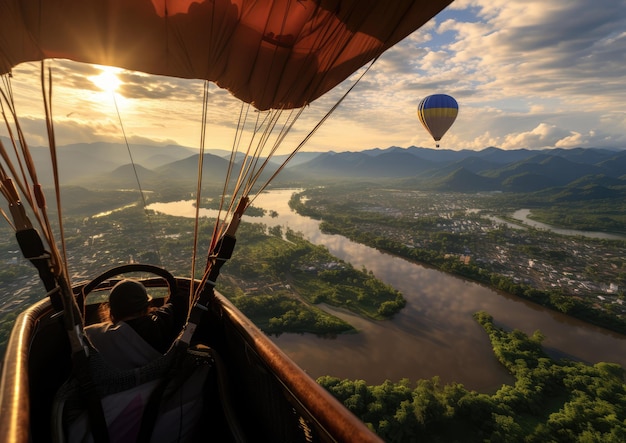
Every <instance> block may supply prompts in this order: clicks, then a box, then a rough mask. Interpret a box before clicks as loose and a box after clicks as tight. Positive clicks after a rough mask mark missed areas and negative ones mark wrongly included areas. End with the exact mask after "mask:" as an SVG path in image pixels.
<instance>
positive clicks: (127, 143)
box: [111, 91, 162, 265]
mask: <svg viewBox="0 0 626 443" xmlns="http://www.w3.org/2000/svg"><path fill="white" fill-rule="evenodd" d="M111 95H112V96H113V105H114V106H115V112H116V113H117V119H118V121H119V123H120V130H121V131H122V136H123V137H124V144H125V145H126V151H127V152H128V158H129V159H130V164H131V166H132V168H133V173H134V175H135V181H136V182H137V187H138V188H139V195H140V196H141V202H142V204H143V212H144V215H145V216H146V220H147V221H148V229H149V231H150V238H151V239H152V242H153V243H154V250H155V252H156V255H157V261H158V262H159V265H162V261H161V252H160V250H159V244H158V242H157V241H156V234H155V230H154V226H153V225H152V217H150V214H149V213H148V211H147V209H146V208H147V207H148V204H147V203H146V195H145V193H144V191H143V189H142V187H141V180H139V173H138V172H137V165H136V164H135V159H134V158H133V153H132V151H131V149H130V143H129V142H128V137H126V130H125V129H124V122H122V115H121V114H120V109H119V107H118V106H117V99H116V96H115V91H113V92H111Z"/></svg>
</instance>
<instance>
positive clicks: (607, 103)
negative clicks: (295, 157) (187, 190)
mask: <svg viewBox="0 0 626 443" xmlns="http://www.w3.org/2000/svg"><path fill="white" fill-rule="evenodd" d="M50 66H51V68H52V72H53V113H54V117H55V134H56V141H57V144H58V145H64V144H71V143H84V142H93V141H113V142H122V141H123V140H124V137H125V138H126V139H127V140H128V142H129V143H130V144H131V145H132V144H156V145H166V144H178V145H182V146H189V147H198V146H199V145H200V143H201V139H202V124H201V116H202V100H201V97H202V88H203V83H202V82H201V81H191V80H181V79H175V78H165V77H157V76H149V75H145V74H141V73H137V72H127V71H119V72H117V73H116V76H117V79H118V81H119V84H118V87H117V89H116V91H115V92H112V91H107V90H105V89H106V88H104V86H103V85H102V84H100V83H99V82H98V80H97V79H98V78H101V77H99V75H100V74H101V73H102V69H101V68H99V67H96V66H92V65H85V64H78V63H73V62H68V61H64V60H57V61H54V62H53V63H51V65H50ZM39 69H40V68H39V64H23V65H20V66H18V67H16V68H15V69H14V71H13V79H12V88H13V92H14V95H15V98H16V103H17V110H18V113H19V115H20V117H21V118H20V122H21V124H22V127H23V129H24V131H25V133H26V135H27V140H30V144H31V145H44V144H46V143H47V142H46V138H45V136H44V134H45V132H44V130H43V128H44V125H43V123H42V122H43V119H42V117H43V105H42V99H41V92H40V86H39V82H40V80H39V73H38V71H39ZM357 74H358V73H357ZM355 77H356V74H355V75H354V76H353V77H352V78H351V79H349V80H353V79H354V78H355ZM348 86H349V85H348V83H346V82H344V83H343V84H341V85H339V86H338V87H337V88H336V89H335V90H333V91H331V92H330V93H328V94H326V95H325V96H323V97H321V98H320V99H318V100H316V101H315V102H314V103H313V104H312V105H311V106H310V108H311V109H307V110H306V112H307V114H305V115H303V117H301V119H300V120H299V122H298V124H297V126H296V127H295V129H294V130H293V131H292V138H290V139H289V140H288V141H287V143H286V146H285V147H284V148H281V150H279V151H278V152H280V153H286V152H288V151H291V150H292V149H293V147H295V146H296V145H297V143H298V141H299V140H301V139H302V138H303V137H304V136H305V135H306V134H307V133H308V132H309V130H310V129H311V128H312V127H313V126H314V125H315V123H316V122H317V121H318V120H319V118H320V116H321V115H323V113H324V112H325V110H326V109H328V107H330V106H331V105H332V104H333V103H334V102H336V100H337V99H338V97H340V96H341V94H342V93H343V91H344V90H345V89H346V88H347V87H348ZM103 88H104V89H103ZM209 93H210V97H211V98H210V100H209V102H210V103H209V109H208V111H207V121H208V124H207V127H206V142H205V146H206V148H207V149H231V147H232V145H233V139H234V134H235V127H236V124H237V118H238V116H239V112H240V109H241V107H240V104H239V102H238V101H237V100H235V99H233V98H232V97H231V96H230V94H229V93H228V92H226V91H224V90H221V89H219V88H217V87H216V86H215V85H211V87H210V89H209ZM435 93H446V94H449V95H451V96H453V97H455V98H456V100H457V102H458V104H459V115H458V117H457V120H456V122H455V123H454V125H453V126H452V128H451V129H450V130H449V131H448V132H447V134H446V135H445V136H444V137H443V139H442V140H441V142H440V146H441V149H452V150H460V149H472V150H480V149H483V148H486V147H489V146H495V147H498V148H501V149H507V150H510V149H520V148H524V149H544V148H555V147H556V148H575V147H585V148H587V147H602V148H617V149H626V130H625V128H626V0H594V1H591V0H551V1H549V2H547V1H545V0H456V1H455V2H453V3H452V4H451V5H450V6H449V7H448V8H446V9H445V10H444V11H442V12H441V13H440V14H438V15H437V16H436V17H434V18H433V19H432V20H431V21H429V22H428V23H427V24H426V25H425V26H423V27H422V28H421V29H420V30H418V31H416V32H415V33H413V34H412V35H410V36H409V37H407V38H406V39H405V40H403V41H402V42H400V43H399V44H397V45H396V46H394V47H393V48H391V49H390V50H388V51H387V52H386V53H385V54H383V56H382V57H380V59H379V60H378V61H377V62H376V63H375V64H374V65H373V67H372V68H371V69H370V70H369V72H367V74H366V75H365V76H364V77H363V79H362V80H361V81H360V82H359V83H358V84H357V85H356V87H355V88H354V90H353V91H352V92H351V93H350V94H349V95H348V96H347V98H346V99H345V100H344V101H343V102H342V104H341V105H340V106H339V108H338V109H337V110H336V111H335V112H334V113H333V114H332V116H331V117H330V118H329V119H327V120H326V121H325V123H324V125H323V126H322V127H321V128H320V129H319V130H318V131H317V132H316V133H315V134H314V135H313V137H312V138H311V139H310V140H309V141H308V143H307V145H306V146H305V147H304V148H302V150H303V151H313V152H326V151H335V152H341V151H360V150H365V149H372V148H387V147H390V146H399V147H409V146H422V147H430V148H434V147H435V142H434V141H433V139H432V138H431V137H430V135H429V134H428V133H427V132H426V131H425V130H424V128H423V127H422V126H421V124H420V122H419V120H418V118H417V113H416V109H417V105H418V103H419V101H420V100H421V99H422V98H423V97H425V96H427V95H430V94H435ZM309 112H310V115H309V114H308V113H309ZM0 135H6V130H5V129H4V128H2V129H0Z"/></svg>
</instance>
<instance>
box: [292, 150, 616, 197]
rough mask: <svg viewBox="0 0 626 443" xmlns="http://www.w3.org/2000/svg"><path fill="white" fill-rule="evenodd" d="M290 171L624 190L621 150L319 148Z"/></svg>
mask: <svg viewBox="0 0 626 443" xmlns="http://www.w3.org/2000/svg"><path fill="white" fill-rule="evenodd" d="M290 170H291V171H292V172H297V173H298V175H299V176H301V177H302V178H303V179H305V178H309V179H311V180H320V181H324V180H354V179H371V178H388V179H391V178H394V179H397V182H398V183H402V184H404V185H405V186H413V187H415V188H419V189H425V190H438V191H454V192H482V191H503V192H536V191H539V190H543V189H547V188H554V187H564V186H568V185H570V184H572V186H576V182H577V181H578V180H581V179H583V178H584V177H596V178H597V177H605V178H609V179H613V181H612V184H611V185H610V186H611V187H612V188H613V189H617V190H618V191H620V192H621V191H622V188H625V189H626V150H621V151H620V150H610V149H599V148H576V149H560V148H558V149H543V150H528V149H517V150H503V149H499V148H494V147H489V148H485V149H483V150H481V151H471V150H461V151H452V150H436V149H429V148H418V147H414V146H413V147H410V148H406V149H403V148H398V147H391V148H388V149H374V150H370V151H361V152H354V153H346V152H343V153H340V154H337V153H324V154H320V155H319V156H318V157H316V158H315V159H313V160H311V161H309V162H306V163H303V164H301V165H297V166H294V167H292V168H290ZM607 189H608V188H607ZM607 195H608V194H607Z"/></svg>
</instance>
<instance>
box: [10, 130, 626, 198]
mask: <svg viewBox="0 0 626 443" xmlns="http://www.w3.org/2000/svg"><path fill="white" fill-rule="evenodd" d="M3 143H5V146H8V145H7V141H6V140H3ZM31 153H32V156H33V159H34V161H35V163H36V164H38V165H39V166H38V171H39V178H40V181H41V182H42V183H43V184H44V185H45V184H49V183H52V175H51V172H50V168H49V167H46V166H42V165H49V164H50V160H49V157H50V154H49V151H48V149H47V148H44V147H35V148H31ZM57 156H58V159H59V165H60V176H61V177H62V184H65V185H79V186H84V187H87V188H101V189H112V188H129V187H130V188H136V187H137V177H138V178H139V180H140V183H141V184H142V187H144V189H150V187H153V186H159V185H161V186H162V185H163V184H167V183H174V184H176V183H180V184H187V183H188V182H191V181H193V182H195V180H196V175H197V170H198V153H197V150H195V149H193V148H189V147H183V146H163V147H156V146H149V145H132V146H131V147H130V148H128V147H126V146H125V145H122V144H112V143H104V142H99V143H89V144H73V145H66V146H60V147H58V148H57ZM285 157H286V156H280V155H279V156H275V157H274V158H273V159H272V162H271V163H270V164H269V166H268V168H267V169H268V171H267V173H266V174H267V176H266V177H269V174H271V173H272V172H274V171H275V170H276V168H277V167H278V165H279V164H280V163H281V162H282V161H283V160H284V158H285ZM131 158H132V162H131V160H130V159H131ZM229 160H230V152H229V151H223V150H209V151H207V153H205V154H204V159H203V181H204V182H205V183H211V184H220V183H223V181H224V178H225V174H226V170H227V166H228V162H229ZM266 177H262V178H261V180H263V178H266ZM380 180H384V181H385V182H388V183H393V184H394V185H396V186H400V187H410V188H415V189H424V190H433V191H454V192H483V191H501V192H520V193H522V192H537V191H542V190H546V189H553V190H556V191H558V192H560V191H563V190H564V189H566V188H568V187H569V188H572V189H571V190H570V195H571V194H572V193H574V194H578V195H579V196H585V195H587V196H589V197H591V196H594V198H597V197H599V196H602V195H606V196H607V198H610V196H615V195H617V196H620V195H626V194H625V193H626V150H614V149H601V148H574V149H561V148H554V149H542V150H530V149H515V150H503V149H499V148H495V147H489V148H485V149H483V150H480V151H474V150H459V151H454V150H449V149H430V148H421V147H415V146H412V147H409V148H400V147H395V146H394V147H389V148H385V149H382V148H376V149H370V150H364V151H358V152H340V153H335V152H324V153H320V152H300V153H298V154H297V155H296V157H294V159H293V160H292V161H291V162H290V164H288V165H287V167H286V168H285V169H284V170H283V171H281V172H280V174H279V175H278V177H277V179H276V180H275V183H279V184H280V183H282V184H303V185H304V184H311V183H312V184H324V183H327V182H330V181H380Z"/></svg>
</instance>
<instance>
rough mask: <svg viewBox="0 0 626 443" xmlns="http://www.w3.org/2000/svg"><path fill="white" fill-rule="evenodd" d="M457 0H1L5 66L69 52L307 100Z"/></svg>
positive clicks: (284, 104) (250, 98) (252, 94)
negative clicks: (389, 0) (43, 0)
mask: <svg viewBox="0 0 626 443" xmlns="http://www.w3.org/2000/svg"><path fill="white" fill-rule="evenodd" d="M450 2H451V0H396V1H394V2H388V1H387V0H371V1H362V0H205V1H191V0H178V1H174V0H46V1H45V2H42V1H40V0H0V73H5V72H9V71H10V70H11V68H12V67H14V66H16V65H17V64H19V63H22V62H26V61H37V60H42V59H46V58H66V59H70V60H74V61H79V62H86V63H95V64H100V65H109V66H117V67H121V68H126V69H131V70H135V71H141V72H145V73H149V74H157V75H165V76H173V77H180V78H190V79H205V80H209V81H213V82H215V83H216V84H217V85H218V86H220V87H223V88H226V89H228V90H229V91H231V92H232V93H233V94H234V95H235V96H236V97H238V98H239V99H241V100H243V101H245V102H248V103H252V104H253V105H254V106H255V107H256V108H257V109H260V110H263V109H270V108H294V107H301V106H304V105H306V104H307V103H310V102H312V101H313V100H315V99H316V98H318V97H319V96H321V95H323V94H324V93H326V92H327V91H329V90H330V89H332V88H333V87H335V86H336V85H337V84H339V83H340V82H341V81H343V80H345V79H346V78H347V77H349V76H350V75H351V74H352V73H353V72H354V71H356V70H357V69H359V68H360V67H362V66H363V65H364V64H366V63H368V62H369V61H370V60H372V59H374V58H375V57H377V56H378V55H380V54H381V53H382V52H384V51H385V50H386V49H388V48H389V47H391V46H392V45H394V44H395V43H397V42H398V41H400V40H401V39H403V38H404V37H406V36H407V35H409V34H410V33H411V32H413V31H414V30H416V29H418V28H419V27H420V26H421V25H423V24H424V23H425V22H426V21H428V20H429V19H430V18H431V17H433V16H434V15H435V14H437V13H438V12H439V11H440V10H441V9H443V8H445V7H446V6H447V5H448V4H449V3H450Z"/></svg>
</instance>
